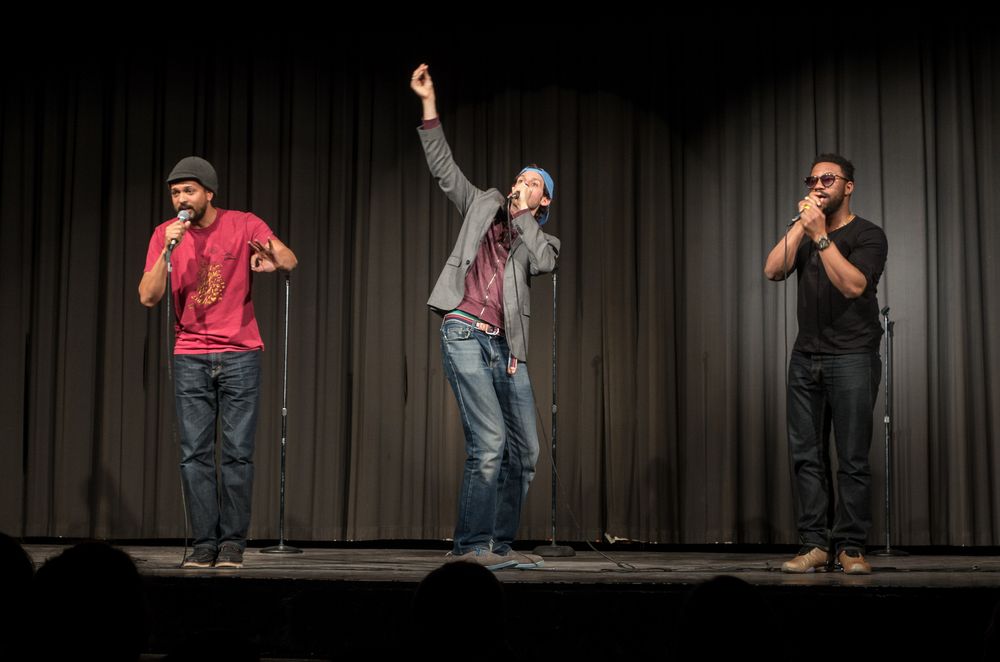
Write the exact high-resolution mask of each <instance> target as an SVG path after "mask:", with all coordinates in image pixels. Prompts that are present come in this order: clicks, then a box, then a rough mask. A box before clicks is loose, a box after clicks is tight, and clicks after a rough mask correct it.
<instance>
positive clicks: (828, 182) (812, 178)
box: [803, 172, 851, 188]
mask: <svg viewBox="0 0 1000 662" xmlns="http://www.w3.org/2000/svg"><path fill="white" fill-rule="evenodd" d="M838 179H843V180H844V181H847V182H849V181H851V180H849V179H847V177H841V176H840V175H835V174H833V173H832V172H828V173H826V174H825V175H820V176H819V177H817V176H816V175H809V176H808V177H806V178H805V180H803V181H805V183H806V188H813V187H814V186H816V182H819V183H820V184H822V185H823V186H824V187H825V188H830V187H831V186H833V184H834V182H836V181H837V180H838Z"/></svg>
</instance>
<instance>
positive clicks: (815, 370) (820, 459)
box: [788, 352, 882, 552]
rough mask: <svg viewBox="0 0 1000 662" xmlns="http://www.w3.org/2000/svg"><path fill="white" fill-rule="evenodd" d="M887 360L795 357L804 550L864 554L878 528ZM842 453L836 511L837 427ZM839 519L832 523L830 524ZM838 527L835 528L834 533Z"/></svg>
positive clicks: (794, 449) (793, 423) (794, 420)
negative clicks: (874, 494) (878, 435)
mask: <svg viewBox="0 0 1000 662" xmlns="http://www.w3.org/2000/svg"><path fill="white" fill-rule="evenodd" d="M881 380H882V359H881V358H880V357H879V355H878V353H877V352H871V353H865V354H811V355H810V354H803V353H802V352H792V358H791V361H790V362H789V365H788V450H789V455H790V458H791V463H792V470H793V471H794V474H795V492H796V510H797V514H798V529H799V538H800V539H801V541H802V544H803V545H809V546H816V547H821V548H823V549H831V548H832V550H833V551H834V552H840V551H841V550H843V549H858V550H863V549H864V546H865V542H866V541H867V539H868V531H869V529H871V525H872V514H871V467H870V464H869V462H868V452H869V450H870V449H871V440H872V410H873V409H874V407H875V400H876V398H878V387H879V382H880V381H881ZM831 424H832V427H833V437H834V439H835V441H836V447H837V465H838V466H837V493H838V499H837V507H836V509H835V514H834V512H833V510H834V509H832V508H831V507H830V505H831V499H832V496H833V495H832V488H833V485H832V476H831V474H830V469H829V465H828V462H829V452H828V440H829V431H830V426H831ZM831 519H832V522H831ZM831 525H832V526H831Z"/></svg>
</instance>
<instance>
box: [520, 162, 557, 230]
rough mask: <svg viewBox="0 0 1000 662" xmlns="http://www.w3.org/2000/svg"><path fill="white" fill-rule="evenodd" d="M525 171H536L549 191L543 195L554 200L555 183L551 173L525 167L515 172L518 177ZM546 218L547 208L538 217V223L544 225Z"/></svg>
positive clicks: (547, 215) (547, 218) (547, 214)
mask: <svg viewBox="0 0 1000 662" xmlns="http://www.w3.org/2000/svg"><path fill="white" fill-rule="evenodd" d="M526 172H534V173H538V175H539V176H540V177H541V178H542V181H543V182H545V190H546V191H548V192H549V194H548V195H547V196H545V197H547V198H548V199H549V200H555V199H556V183H555V181H553V179H552V175H550V174H549V173H547V172H545V171H544V170H542V169H541V168H532V167H527V168H525V169H524V170H522V171H521V172H519V173H517V176H518V177H520V176H521V175H523V174H524V173H526ZM547 220H549V210H548V209H546V210H545V212H544V213H543V214H542V215H541V216H540V217H539V219H538V224H539V225H545V221H547Z"/></svg>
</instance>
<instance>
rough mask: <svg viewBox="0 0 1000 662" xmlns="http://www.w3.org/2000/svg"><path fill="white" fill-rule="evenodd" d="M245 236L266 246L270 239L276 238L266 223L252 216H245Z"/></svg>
mask: <svg viewBox="0 0 1000 662" xmlns="http://www.w3.org/2000/svg"><path fill="white" fill-rule="evenodd" d="M247 236H248V237H250V240H251V241H256V242H258V243H261V244H266V243H267V240H268V239H270V238H271V237H274V238H275V239H277V238H278V237H277V236H276V235H275V234H274V232H273V231H272V230H271V228H270V227H269V226H268V225H267V223H265V222H264V220H263V219H261V218H260V217H259V216H256V215H254V214H247Z"/></svg>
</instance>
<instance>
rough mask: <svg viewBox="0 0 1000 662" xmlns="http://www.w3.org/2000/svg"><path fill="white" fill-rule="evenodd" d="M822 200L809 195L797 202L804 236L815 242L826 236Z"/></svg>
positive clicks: (814, 195)
mask: <svg viewBox="0 0 1000 662" xmlns="http://www.w3.org/2000/svg"><path fill="white" fill-rule="evenodd" d="M823 202H824V201H823V199H822V198H820V197H819V196H817V195H816V193H815V192H812V193H810V194H809V195H807V196H806V197H805V198H803V199H802V200H800V201H799V216H800V223H801V225H802V229H803V231H805V233H806V236H807V237H809V238H810V239H812V240H813V241H816V240H817V239H818V238H820V237H822V236H824V235H825V234H826V214H824V213H823Z"/></svg>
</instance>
